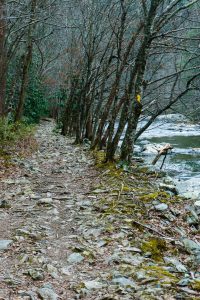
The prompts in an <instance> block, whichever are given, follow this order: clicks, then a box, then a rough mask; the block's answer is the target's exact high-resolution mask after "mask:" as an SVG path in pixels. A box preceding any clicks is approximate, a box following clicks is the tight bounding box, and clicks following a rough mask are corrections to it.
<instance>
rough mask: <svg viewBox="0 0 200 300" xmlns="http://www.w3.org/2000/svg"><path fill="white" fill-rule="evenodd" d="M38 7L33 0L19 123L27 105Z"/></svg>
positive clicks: (16, 120)
mask: <svg viewBox="0 0 200 300" xmlns="http://www.w3.org/2000/svg"><path fill="white" fill-rule="evenodd" d="M36 5H37V0H32V2H31V12H30V22H29V28H28V37H27V52H26V54H25V57H24V65H23V72H22V82H21V88H20V93H19V102H18V106H17V109H16V114H15V122H19V121H20V120H21V118H22V115H23V108H24V103H25V97H26V88H27V85H28V77H29V76H28V75H29V68H30V64H31V62H32V54H33V32H34V29H35V22H34V21H35V12H36Z"/></svg>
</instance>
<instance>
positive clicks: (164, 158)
mask: <svg viewBox="0 0 200 300" xmlns="http://www.w3.org/2000/svg"><path fill="white" fill-rule="evenodd" d="M167 154H168V151H167V152H166V154H165V156H164V158H163V162H162V165H161V167H160V170H162V168H163V166H164V163H165V160H166V158H167Z"/></svg>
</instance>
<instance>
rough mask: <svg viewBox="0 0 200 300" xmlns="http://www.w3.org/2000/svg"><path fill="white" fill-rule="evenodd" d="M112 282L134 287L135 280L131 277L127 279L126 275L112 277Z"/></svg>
mask: <svg viewBox="0 0 200 300" xmlns="http://www.w3.org/2000/svg"><path fill="white" fill-rule="evenodd" d="M112 283H115V284H118V285H121V286H124V287H132V288H134V287H135V282H134V281H133V280H131V279H128V278H126V277H118V278H114V279H113V280H112Z"/></svg>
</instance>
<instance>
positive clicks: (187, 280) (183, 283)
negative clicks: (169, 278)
mask: <svg viewBox="0 0 200 300" xmlns="http://www.w3.org/2000/svg"><path fill="white" fill-rule="evenodd" d="M190 282H191V280H190V279H189V278H183V279H181V280H180V281H179V282H178V283H177V285H179V286H187V285H188V284H189V283H190Z"/></svg>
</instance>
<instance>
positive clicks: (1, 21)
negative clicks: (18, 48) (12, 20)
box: [0, 0, 7, 117]
mask: <svg viewBox="0 0 200 300" xmlns="http://www.w3.org/2000/svg"><path fill="white" fill-rule="evenodd" d="M5 36H6V20H5V0H0V117H2V116H4V113H5V96H6V75H7V56H6V47H5Z"/></svg>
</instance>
